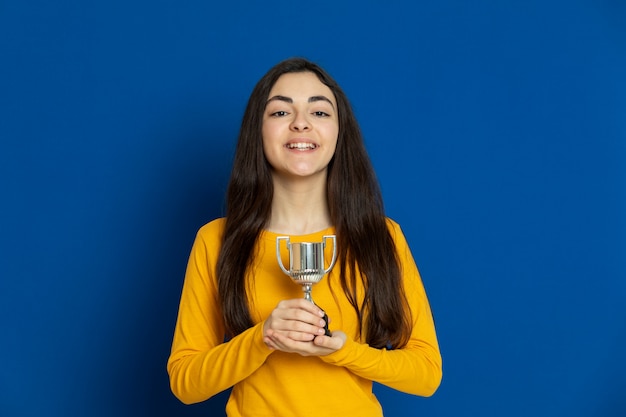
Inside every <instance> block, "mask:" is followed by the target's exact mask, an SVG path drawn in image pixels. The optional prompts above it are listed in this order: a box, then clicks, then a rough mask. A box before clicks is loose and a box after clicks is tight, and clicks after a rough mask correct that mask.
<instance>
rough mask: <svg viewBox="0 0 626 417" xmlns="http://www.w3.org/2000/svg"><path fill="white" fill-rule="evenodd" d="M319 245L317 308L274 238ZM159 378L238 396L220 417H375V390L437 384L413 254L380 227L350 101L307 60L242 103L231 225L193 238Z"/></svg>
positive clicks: (422, 391)
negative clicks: (329, 238) (326, 239)
mask: <svg viewBox="0 0 626 417" xmlns="http://www.w3.org/2000/svg"><path fill="white" fill-rule="evenodd" d="M325 235H336V245H337V247H336V250H337V262H336V265H335V266H334V268H332V269H331V271H330V272H329V273H328V274H327V275H326V276H325V277H324V278H323V279H322V280H321V282H319V283H318V284H316V285H314V286H313V299H314V300H315V303H316V304H314V303H311V302H310V301H307V300H305V299H304V297H303V295H302V290H301V287H300V286H299V285H296V284H294V283H293V282H292V280H291V279H290V278H289V277H288V276H286V275H285V274H284V273H283V272H282V271H281V269H280V267H279V264H278V261H277V255H276V238H277V237H279V236H289V237H290V241H291V242H322V239H323V236H325ZM282 250H283V251H284V253H282V254H281V256H282V257H283V259H288V255H287V248H286V246H283V248H282ZM332 250H333V248H332V245H330V244H328V245H326V249H325V251H326V253H325V258H326V259H327V260H328V259H330V258H331V256H332ZM325 314H326V315H327V316H328V317H329V319H328V320H325V319H324V318H325ZM327 321H328V323H327ZM325 326H329V327H330V330H331V332H332V333H331V336H327V335H325V330H324V327H325ZM167 368H168V372H169V376H170V383H171V388H172V391H173V392H174V394H175V395H176V396H177V397H178V398H179V399H180V400H181V401H183V402H184V403H195V402H200V401H204V400H206V399H208V398H210V397H211V396H213V395H215V394H217V393H219V392H221V391H224V390H226V389H228V388H230V387H233V390H232V393H231V395H230V398H229V400H228V403H227V405H226V412H227V414H228V415H229V416H316V417H319V416H340V417H346V416H359V417H366V416H382V408H381V406H380V403H379V402H378V400H377V399H376V397H375V396H374V394H373V393H372V382H373V381H376V382H378V383H381V384H384V385H386V386H389V387H392V388H395V389H397V390H400V391H403V392H406V393H410V394H415V395H421V396H430V395H432V394H433V393H434V392H435V390H436V389H437V387H438V386H439V383H440V381H441V375H442V371H441V355H440V352H439V347H438V344H437V338H436V335H435V327H434V324H433V319H432V314H431V311H430V307H429V304H428V299H427V297H426V293H425V291H424V287H423V285H422V282H421V279H420V276H419V273H418V270H417V268H416V266H415V262H414V260H413V258H412V255H411V253H410V250H409V247H408V244H407V242H406V240H405V238H404V235H403V234H402V231H401V229H400V227H399V226H398V224H396V223H395V222H393V221H392V220H390V219H389V218H387V217H386V216H385V213H384V210H383V203H382V198H381V193H380V190H379V186H378V183H377V180H376V177H375V174H374V172H373V169H372V166H371V164H370V161H369V158H368V156H367V153H366V151H365V148H364V144H363V139H362V137H361V133H360V130H359V127H358V124H357V122H356V119H355V117H354V115H353V112H352V110H351V107H350V104H349V102H348V100H347V98H346V96H345V94H344V93H343V91H342V90H341V89H340V87H339V86H338V85H337V83H336V82H335V81H334V80H333V79H332V78H331V77H330V76H329V75H328V74H327V73H326V72H325V71H324V70H323V69H321V68H320V67H319V66H317V65H315V64H313V63H311V62H309V61H306V60H304V59H289V60H286V61H283V62H281V63H279V64H278V65H276V66H275V67H274V68H272V69H271V70H270V71H269V72H268V73H267V74H266V75H265V76H264V77H263V78H262V79H261V80H260V81H259V82H258V84H257V85H256V87H255V88H254V90H253V92H252V94H251V96H250V99H249V101H248V105H247V108H246V111H245V114H244V117H243V121H242V125H241V131H240V134H239V141H238V144H237V149H236V152H235V159H234V163H233V170H232V174H231V178H230V183H229V186H228V192H227V211H226V217H225V218H221V219H217V220H214V221H212V222H210V223H209V224H207V225H205V226H204V227H202V228H201V229H200V231H199V232H198V235H197V237H196V240H195V243H194V246H193V249H192V251H191V255H190V258H189V263H188V267H187V273H186V276H185V283H184V286H183V291H182V295H181V301H180V308H179V313H178V320H177V324H176V329H175V334H174V340H173V344H172V351H171V355H170V358H169V361H168V364H167Z"/></svg>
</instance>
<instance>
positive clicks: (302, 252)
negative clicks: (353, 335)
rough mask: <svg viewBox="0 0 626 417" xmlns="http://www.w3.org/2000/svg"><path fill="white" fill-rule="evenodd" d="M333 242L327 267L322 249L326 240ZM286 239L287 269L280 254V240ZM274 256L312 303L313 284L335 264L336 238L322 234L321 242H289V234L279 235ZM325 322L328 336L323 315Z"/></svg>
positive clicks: (328, 333)
mask: <svg viewBox="0 0 626 417" xmlns="http://www.w3.org/2000/svg"><path fill="white" fill-rule="evenodd" d="M327 239H329V240H332V242H333V256H332V259H331V261H330V265H329V266H328V268H326V267H325V264H324V249H325V247H326V240H327ZM283 240H284V241H286V244H287V250H288V251H289V269H287V268H285V265H283V260H282V258H281V256H280V242H281V241H283ZM276 258H277V260H278V266H280V269H281V270H282V271H283V272H284V273H285V274H286V275H288V276H289V277H290V278H291V280H292V281H293V282H295V283H296V284H300V285H302V290H303V291H304V298H305V299H306V300H308V301H310V302H312V303H313V299H312V297H311V290H312V287H313V285H314V284H317V283H318V282H320V281H321V280H322V278H323V277H324V275H326V274H327V273H328V272H329V271H330V270H331V269H332V268H333V266H334V265H335V261H336V260H337V238H336V237H335V236H334V235H326V236H323V238H322V241H321V242H297V243H296V242H293V243H292V242H290V241H289V236H279V237H277V238H276ZM324 321H325V322H326V334H327V336H330V332H329V331H328V317H327V316H325V317H324Z"/></svg>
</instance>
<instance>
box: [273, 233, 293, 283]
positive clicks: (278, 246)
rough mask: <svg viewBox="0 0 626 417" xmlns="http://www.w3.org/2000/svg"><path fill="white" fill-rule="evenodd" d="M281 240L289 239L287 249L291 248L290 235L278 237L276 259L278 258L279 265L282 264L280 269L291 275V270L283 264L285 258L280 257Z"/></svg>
mask: <svg viewBox="0 0 626 417" xmlns="http://www.w3.org/2000/svg"><path fill="white" fill-rule="evenodd" d="M281 240H286V241H287V249H289V236H279V237H277V238H276V259H277V260H278V266H280V269H282V270H283V272H284V273H285V274H287V275H290V274H289V271H287V269H286V268H285V265H283V259H282V258H281V257H280V241H281Z"/></svg>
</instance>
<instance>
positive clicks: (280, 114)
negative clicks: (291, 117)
mask: <svg viewBox="0 0 626 417" xmlns="http://www.w3.org/2000/svg"><path fill="white" fill-rule="evenodd" d="M287 114H289V113H287V112H286V111H284V110H278V111H275V112H273V113H270V116H273V117H284V116H287Z"/></svg>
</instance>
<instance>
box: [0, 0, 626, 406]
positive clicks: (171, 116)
mask: <svg viewBox="0 0 626 417" xmlns="http://www.w3.org/2000/svg"><path fill="white" fill-rule="evenodd" d="M295 55H298V56H305V57H308V58H310V59H312V60H314V61H317V62H318V63H320V64H321V65H322V66H324V67H325V68H326V69H327V70H328V71H329V72H330V73H331V74H333V75H334V77H335V78H336V79H337V80H338V81H339V83H340V84H341V85H342V86H343V87H344V89H345V90H346V92H347V94H348V96H349V97H350V98H351V101H352V103H353V105H354V108H355V111H356V114H357V117H358V118H359V120H360V123H361V125H362V129H363V132H364V135H365V138H366V143H367V146H368V149H369V151H370V154H371V157H372V159H373V162H374V165H375V167H376V170H377V173H378V176H379V179H380V182H381V186H382V188H383V193H384V197H385V202H386V208H387V212H388V215H389V216H390V217H392V218H394V219H395V220H397V221H398V222H400V223H401V225H402V226H403V229H404V231H405V234H406V235H407V237H408V238H409V241H410V244H411V247H412V250H413V253H414V256H415V259H416V261H417V263H418V266H419V267H420V270H421V272H422V275H423V279H424V282H425V285H426V288H427V291H428V294H429V296H430V300H431V304H432V307H433V310H434V313H435V319H436V323H437V329H438V335H439V338H440V344H441V349H442V353H443V357H444V379H443V383H442V385H441V387H440V389H439V391H438V392H437V393H436V394H435V396H434V397H432V398H429V399H423V398H418V397H412V396H409V395H405V394H401V393H398V392H395V391H392V390H389V389H387V388H383V387H377V388H376V390H377V393H378V394H379V396H380V400H381V402H382V403H383V405H384V408H385V411H386V415H387V416H406V415H415V416H427V415H428V416H478V415H480V416H509V417H511V416H526V415H534V416H565V415H567V416H603V417H604V416H607V417H608V416H624V415H626V396H625V395H624V393H625V392H626V376H625V375H626V359H625V357H624V344H625V342H626V267H625V262H624V261H625V258H626V257H625V255H626V239H625V238H626V233H625V232H626V221H625V220H626V218H625V215H624V213H626V198H625V197H626V3H624V2H623V1H619V0H614V1H610V0H604V1H592V0H586V1H583V0H570V1H538V0H528V1H524V2H521V1H520V2H512V1H476V2H463V1H454V0H439V1H409V0H406V1H393V0H390V1H385V2H382V1H344V2H341V1H336V2H325V1H319V2H309V3H301V4H300V3H294V2H284V1H276V2H271V3H261V2H252V1H251V2H238V1H231V2H218V3H216V2H208V1H198V0H192V1H184V2H175V1H172V0H170V1H167V0H153V1H146V0H134V1H120V0H109V1H84V0H62V1H55V2H49V1H33V0H26V1H9V0H2V1H0V139H1V142H0V143H1V145H0V198H1V206H0V207H1V216H0V278H1V280H0V329H1V333H0V334H1V342H0V355H1V358H2V367H1V369H2V370H1V371H0V414H1V415H3V416H43V415H45V416H85V415H89V416H111V415H115V416H137V415H146V416H148V415H151V416H174V415H176V416H201V415H222V414H223V406H224V401H225V398H226V397H225V395H220V396H217V397H215V398H213V399H211V400H209V401H207V402H206V403H203V404H200V405H194V406H184V405H182V404H180V403H179V402H178V401H177V400H176V399H175V398H174V397H173V395H172V394H171V393H170V391H169V385H168V379H167V374H166V371H165V362H166V359H167V356H168V353H169V348H170V342H171V337H172V332H173V328H174V322H175V318H176V312H177V307H178V298H179V295H180V289H181V285H182V279H183V274H184V270H185V265H186V261H187V256H188V253H189V249H190V246H191V243H192V241H193V238H194V235H195V232H196V230H197V229H198V228H199V227H200V226H201V225H202V224H204V223H206V222H208V221H209V220H211V219H213V218H215V217H217V216H220V215H221V214H222V207H223V193H224V190H225V187H226V182H227V179H228V175H229V169H230V163H231V158H232V153H233V150H234V142H235V139H236V136H237V132H238V129H239V122H240V120H241V116H242V114H243V109H244V106H245V102H246V100H247V97H248V95H249V93H250V91H251V89H252V87H253V86H254V84H255V83H256V81H257V80H258V79H259V78H260V77H261V76H262V75H263V73H265V71H266V70H267V69H269V67H270V66H272V65H273V64H275V63H276V62H278V61H279V60H282V59H284V58H287V57H290V56H295ZM311 401H323V399H319V398H312V399H311Z"/></svg>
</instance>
